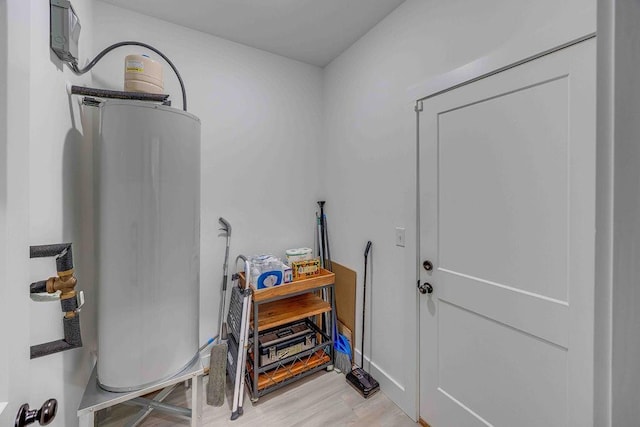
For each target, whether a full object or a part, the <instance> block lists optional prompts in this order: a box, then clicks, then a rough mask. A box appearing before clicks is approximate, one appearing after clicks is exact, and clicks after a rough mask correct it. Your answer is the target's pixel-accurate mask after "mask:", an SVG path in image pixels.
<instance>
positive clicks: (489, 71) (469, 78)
mask: <svg viewBox="0 0 640 427" xmlns="http://www.w3.org/2000/svg"><path fill="white" fill-rule="evenodd" d="M595 36H596V33H595V32H593V33H589V34H585V35H584V36H581V37H578V38H576V39H573V40H571V41H569V42H566V43H563V44H560V45H557V46H555V47H552V48H550V49H546V50H543V51H539V52H538V53H535V54H533V55H531V56H527V57H526V58H524V59H519V60H514V61H512V62H508V63H507V65H501V64H504V63H505V60H504V59H505V57H506V56H507V54H506V52H507V51H506V50H505V51H500V52H499V53H497V54H494V55H490V56H485V57H483V58H480V59H477V60H475V61H473V62H469V63H468V64H465V65H463V66H462V67H458V68H456V69H454V70H451V71H449V72H447V73H444V74H441V75H439V76H436V77H433V78H432V79H430V80H429V81H427V82H426V83H423V84H421V85H418V86H414V87H413V88H411V89H410V92H411V100H412V101H414V100H415V101H416V102H419V101H424V100H426V99H429V98H433V97H434V96H438V95H441V94H443V93H445V92H449V91H451V90H454V89H458V88H459V87H462V86H465V85H468V84H470V83H474V82H477V81H478V80H482V79H485V78H487V77H490V76H492V75H494V74H498V73H501V72H503V71H506V70H509V69H511V68H514V67H517V66H518V65H522V64H525V63H527V62H530V61H534V60H536V59H538V58H540V57H543V56H545V55H549V54H551V53H554V52H557V51H559V50H562V49H565V48H567V47H570V46H573V45H576V44H578V43H581V42H583V41H585V40H589V39H591V38H594V37H595ZM512 50H513V49H512Z"/></svg>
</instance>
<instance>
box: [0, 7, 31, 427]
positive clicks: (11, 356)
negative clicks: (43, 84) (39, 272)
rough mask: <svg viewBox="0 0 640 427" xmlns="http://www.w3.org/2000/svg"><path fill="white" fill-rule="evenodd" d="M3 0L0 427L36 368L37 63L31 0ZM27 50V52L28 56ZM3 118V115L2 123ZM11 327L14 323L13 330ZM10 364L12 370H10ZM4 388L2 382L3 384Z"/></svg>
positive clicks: (8, 421)
mask: <svg viewBox="0 0 640 427" xmlns="http://www.w3.org/2000/svg"><path fill="white" fill-rule="evenodd" d="M0 1H2V2H3V7H4V14H5V16H4V18H5V19H6V23H7V25H5V26H3V28H4V31H6V33H5V34H4V35H5V38H4V41H3V42H4V43H6V45H5V49H6V50H5V51H4V53H5V60H6V63H5V64H4V65H5V66H6V74H5V75H4V78H5V81H4V82H0V84H6V86H5V88H4V90H5V95H6V97H5V98H4V100H3V101H0V102H6V104H5V110H4V111H0V113H4V118H3V119H4V120H6V122H5V124H6V126H5V127H4V128H3V129H4V130H3V132H4V134H3V136H2V137H0V138H4V139H3V140H2V141H0V150H4V151H2V154H1V155H0V156H2V161H4V162H5V166H6V168H5V169H4V171H3V174H4V175H3V176H2V178H0V185H3V188H2V190H1V191H4V193H3V196H2V198H3V199H4V202H5V203H6V211H5V213H4V214H5V217H4V223H3V222H2V219H0V227H4V228H3V229H2V231H0V235H2V234H4V236H3V237H5V239H4V240H2V241H0V245H2V248H1V249H0V256H2V257H3V261H4V267H5V269H4V271H2V272H1V274H2V276H0V279H2V283H0V286H3V287H4V289H3V300H4V301H6V302H5V304H6V306H5V307H3V308H4V310H3V312H2V315H0V320H5V322H3V325H4V326H0V327H1V328H3V329H2V332H3V333H2V336H3V338H4V339H5V340H6V341H5V342H8V343H11V345H10V346H5V347H3V348H4V349H5V350H4V351H5V355H4V356H5V359H4V360H2V358H1V356H0V362H5V365H4V366H1V367H0V372H3V374H4V373H6V377H5V378H6V384H5V385H4V386H5V387H6V396H7V398H8V403H9V404H8V406H7V407H6V408H5V410H4V412H3V413H2V414H0V425H13V421H14V419H15V416H16V413H17V411H18V407H19V406H20V405H21V404H23V403H26V402H29V401H30V399H29V397H30V385H31V372H30V369H29V363H30V356H29V339H30V318H29V303H30V301H31V300H30V298H29V292H28V286H29V283H30V282H29V279H30V277H29V261H30V260H29V146H30V135H31V133H30V124H31V122H30V102H31V100H30V97H31V93H30V76H31V74H30V72H29V71H28V70H29V68H30V65H31V59H30V52H31V47H30V45H31V18H32V15H31V10H32V9H31V2H28V1H20V0H0ZM25 52H26V54H25ZM1 120H2V119H0V121H1ZM6 325H14V327H11V328H8V327H6ZM9 367H10V368H9ZM0 386H1V385H0Z"/></svg>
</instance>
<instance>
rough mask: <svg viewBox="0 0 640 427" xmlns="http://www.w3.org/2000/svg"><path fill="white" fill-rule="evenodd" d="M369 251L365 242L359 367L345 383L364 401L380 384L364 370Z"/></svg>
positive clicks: (378, 388)
mask: <svg viewBox="0 0 640 427" xmlns="http://www.w3.org/2000/svg"><path fill="white" fill-rule="evenodd" d="M370 250H371V241H368V242H367V247H366V249H365V250H364V286H363V288H364V289H363V291H362V293H363V295H362V336H361V338H360V367H356V368H353V369H352V370H351V372H349V373H348V374H347V383H348V384H349V385H351V387H353V388H355V389H356V390H357V391H358V393H360V394H361V395H362V397H364V398H365V399H367V398H369V397H370V396H371V395H373V394H375V393H376V392H377V391H379V390H380V384H379V383H378V381H376V380H375V378H373V377H372V376H371V374H370V373H368V372H367V371H365V370H364V330H365V329H364V322H365V310H366V307H367V305H366V298H367V264H368V262H367V261H368V256H369V251H370Z"/></svg>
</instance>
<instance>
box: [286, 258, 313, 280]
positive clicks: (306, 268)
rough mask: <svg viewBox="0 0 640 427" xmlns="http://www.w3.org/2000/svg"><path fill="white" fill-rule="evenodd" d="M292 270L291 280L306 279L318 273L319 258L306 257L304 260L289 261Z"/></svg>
mask: <svg viewBox="0 0 640 427" xmlns="http://www.w3.org/2000/svg"><path fill="white" fill-rule="evenodd" d="M291 269H292V270H293V280H294V281H296V280H300V279H306V278H307V277H313V276H317V275H318V274H320V260H319V259H317V258H316V259H307V260H304V261H294V262H292V263H291Z"/></svg>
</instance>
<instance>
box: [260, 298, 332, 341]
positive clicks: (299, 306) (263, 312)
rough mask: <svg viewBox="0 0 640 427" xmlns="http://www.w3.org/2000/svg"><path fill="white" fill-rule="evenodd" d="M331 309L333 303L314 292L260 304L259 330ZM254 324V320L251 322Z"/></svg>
mask: <svg viewBox="0 0 640 427" xmlns="http://www.w3.org/2000/svg"><path fill="white" fill-rule="evenodd" d="M329 311H331V304H330V303H329V302H327V301H324V300H323V299H322V298H320V297H319V296H318V295H315V294H314V293H311V292H309V293H306V294H301V295H296V296H293V297H290V298H286V299H281V300H276V301H270V302H265V303H263V304H260V310H259V313H258V331H263V330H265V329H271V328H275V327H278V326H282V325H286V324H287V323H292V322H295V321H297V320H302V319H305V318H307V317H311V316H315V315H317V314H322V313H326V312H329ZM251 324H252V325H253V321H252V323H251Z"/></svg>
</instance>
